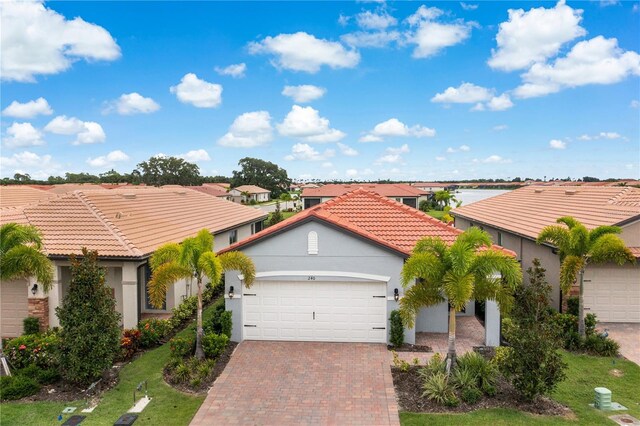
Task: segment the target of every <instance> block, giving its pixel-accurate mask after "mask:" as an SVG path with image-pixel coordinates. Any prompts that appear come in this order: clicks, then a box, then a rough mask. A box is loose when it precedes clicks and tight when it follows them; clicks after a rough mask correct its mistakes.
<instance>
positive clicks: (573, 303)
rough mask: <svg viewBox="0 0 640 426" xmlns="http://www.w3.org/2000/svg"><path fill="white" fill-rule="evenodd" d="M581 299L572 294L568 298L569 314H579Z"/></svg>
mask: <svg viewBox="0 0 640 426" xmlns="http://www.w3.org/2000/svg"><path fill="white" fill-rule="evenodd" d="M579 303H580V299H579V298H578V296H570V297H568V298H567V313H568V314H569V315H575V316H576V317H577V316H578V310H579V308H580V307H579Z"/></svg>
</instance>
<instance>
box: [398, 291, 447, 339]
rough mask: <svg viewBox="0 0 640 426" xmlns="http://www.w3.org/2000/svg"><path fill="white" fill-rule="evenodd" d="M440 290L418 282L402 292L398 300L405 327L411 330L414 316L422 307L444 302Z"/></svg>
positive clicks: (414, 319)
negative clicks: (402, 294)
mask: <svg viewBox="0 0 640 426" xmlns="http://www.w3.org/2000/svg"><path fill="white" fill-rule="evenodd" d="M445 300H446V299H445V298H444V297H443V294H442V291H441V289H440V288H439V287H438V286H436V285H431V284H429V283H426V282H418V283H416V284H415V285H413V287H411V288H408V289H406V290H405V292H404V296H403V297H402V299H400V317H401V318H402V323H403V324H404V326H405V327H408V328H412V327H413V326H414V325H415V321H416V315H418V312H419V311H420V309H421V308H422V307H423V306H433V305H437V304H439V303H442V302H444V301H445Z"/></svg>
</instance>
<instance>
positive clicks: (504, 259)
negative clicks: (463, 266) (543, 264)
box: [470, 249, 522, 290]
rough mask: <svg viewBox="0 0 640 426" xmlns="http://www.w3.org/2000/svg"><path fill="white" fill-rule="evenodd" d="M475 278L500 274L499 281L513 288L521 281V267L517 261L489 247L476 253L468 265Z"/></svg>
mask: <svg viewBox="0 0 640 426" xmlns="http://www.w3.org/2000/svg"><path fill="white" fill-rule="evenodd" d="M470 271H472V273H473V274H474V275H475V276H476V278H477V279H482V278H489V277H492V276H495V275H496V274H498V275H500V282H502V283H504V284H505V285H506V286H507V287H509V288H511V289H512V290H515V288H516V287H517V286H518V284H520V283H521V282H522V268H521V267H520V264H519V263H518V261H517V260H516V259H515V258H514V257H512V256H509V255H508V254H506V253H503V252H501V251H498V250H494V249H489V250H485V251H483V252H481V253H478V254H477V255H476V257H475V259H474V262H473V264H472V265H471V267H470Z"/></svg>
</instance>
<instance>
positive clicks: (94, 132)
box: [44, 115, 107, 145]
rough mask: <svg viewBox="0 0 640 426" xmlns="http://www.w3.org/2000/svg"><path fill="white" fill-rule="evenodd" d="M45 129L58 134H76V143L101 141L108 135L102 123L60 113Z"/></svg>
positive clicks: (74, 142)
mask: <svg viewBox="0 0 640 426" xmlns="http://www.w3.org/2000/svg"><path fill="white" fill-rule="evenodd" d="M44 130H45V131H47V132H50V133H55V134H57V135H76V140H75V141H73V144H74V145H83V144H93V143H100V142H104V140H105V139H106V137H107V136H106V135H105V133H104V130H103V129H102V126H101V125H100V124H98V123H96V122H93V121H82V120H79V119H77V118H76V117H71V118H67V116H66V115H59V116H57V117H56V118H54V119H53V120H51V121H50V122H49V124H47V125H46V126H45V127H44Z"/></svg>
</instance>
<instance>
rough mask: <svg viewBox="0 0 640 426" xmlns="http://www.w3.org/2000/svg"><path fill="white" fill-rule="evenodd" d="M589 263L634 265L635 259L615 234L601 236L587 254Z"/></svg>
mask: <svg viewBox="0 0 640 426" xmlns="http://www.w3.org/2000/svg"><path fill="white" fill-rule="evenodd" d="M588 259H589V263H607V262H613V263H617V264H618V265H623V264H624V263H626V262H630V263H635V261H636V259H635V256H634V255H633V253H631V250H629V248H628V247H627V246H626V244H625V242H624V241H623V240H622V239H621V238H620V237H618V236H617V235H615V234H604V235H601V236H600V237H599V238H598V239H597V240H595V242H594V243H593V245H592V246H591V250H590V251H589V254H588Z"/></svg>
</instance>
